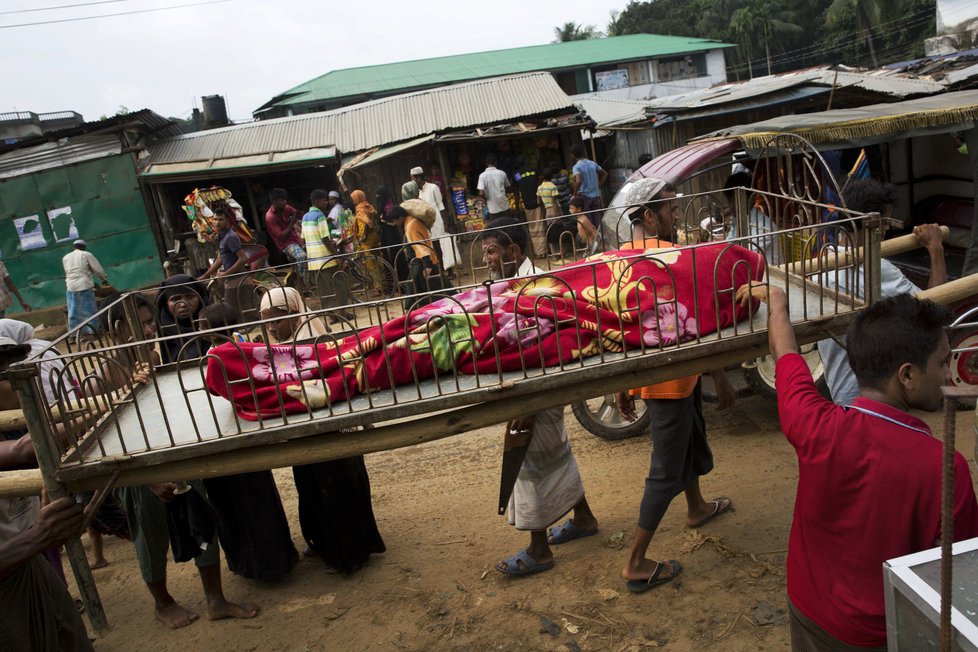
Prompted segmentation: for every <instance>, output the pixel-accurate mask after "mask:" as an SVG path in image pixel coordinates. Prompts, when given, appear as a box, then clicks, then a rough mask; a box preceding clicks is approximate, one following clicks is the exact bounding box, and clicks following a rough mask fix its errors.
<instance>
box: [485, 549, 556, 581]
mask: <svg viewBox="0 0 978 652" xmlns="http://www.w3.org/2000/svg"><path fill="white" fill-rule="evenodd" d="M518 562H523V568H520V565H519V563H518ZM503 564H506V568H503V567H502V565H503ZM553 567H554V561H553V559H551V560H550V561H548V562H544V563H542V564H541V563H540V562H538V561H537V560H536V559H534V558H533V557H531V556H530V554H529V553H528V552H527V551H526V550H525V549H524V550H520V551H519V552H518V553H516V554H515V555H513V556H512V557H508V558H506V559H504V560H502V561H501V562H499V563H498V564H496V570H497V571H499V572H500V573H503V574H504V575H533V574H534V573H541V572H543V571H547V570H550V569H551V568H553Z"/></svg>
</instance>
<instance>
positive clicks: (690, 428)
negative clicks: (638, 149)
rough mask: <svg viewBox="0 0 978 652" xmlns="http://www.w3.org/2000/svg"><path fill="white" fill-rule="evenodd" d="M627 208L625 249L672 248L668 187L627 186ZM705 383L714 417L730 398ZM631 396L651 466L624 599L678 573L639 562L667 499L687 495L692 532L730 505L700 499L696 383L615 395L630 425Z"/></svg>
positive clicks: (703, 444) (674, 211) (704, 452)
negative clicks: (641, 410) (641, 408)
mask: <svg viewBox="0 0 978 652" xmlns="http://www.w3.org/2000/svg"><path fill="white" fill-rule="evenodd" d="M625 200H626V201H625V204H626V206H627V207H631V208H630V210H631V213H630V215H629V217H630V218H631V220H632V224H633V231H632V233H633V238H634V239H633V241H632V243H631V247H630V248H631V249H636V250H649V249H669V248H672V246H673V245H672V242H673V240H674V230H675V221H676V217H677V216H678V215H679V202H678V200H677V199H676V189H675V188H674V187H673V186H672V184H669V183H667V182H665V181H662V180H661V179H655V178H647V179H641V180H639V181H637V182H636V183H635V184H634V185H633V186H632V188H631V190H630V192H629V194H628V196H627V197H626V198H625ZM626 210H629V209H627V208H626ZM664 319H666V320H668V317H665V318H664ZM710 375H712V376H713V380H714V382H715V383H716V388H717V397H718V399H719V406H718V409H720V410H723V409H726V408H728V407H730V406H731V405H733V402H734V398H735V396H736V395H735V392H734V389H733V386H732V385H731V384H730V381H729V380H728V379H727V376H726V374H725V373H724V372H723V370H722V369H719V370H716V371H712V372H710ZM636 395H637V396H639V397H640V398H642V399H644V400H645V404H646V406H647V408H648V410H649V413H650V415H651V417H652V420H651V423H650V425H651V429H652V464H651V468H650V469H649V475H648V478H646V480H645V494H644V495H643V496H642V505H641V508H640V510H639V518H638V527H637V528H635V535H634V537H633V538H632V547H631V550H630V552H629V555H628V561H627V562H626V564H625V568H624V569H623V570H622V571H621V575H622V577H623V578H624V579H625V580H626V582H627V586H628V590H629V591H632V592H633V593H642V592H643V591H647V590H648V589H650V588H652V587H654V586H659V585H660V584H665V583H666V582H669V581H671V580H672V579H673V578H675V577H676V575H678V574H679V572H680V571H681V570H682V567H681V566H680V565H679V562H678V561H676V560H675V559H670V560H668V561H663V562H660V561H655V560H652V559H648V558H647V557H646V556H645V554H646V552H647V551H648V548H649V545H650V544H651V543H652V536H653V535H654V534H655V530H656V528H658V527H659V523H660V522H661V521H662V517H663V516H665V513H666V510H667V509H668V508H669V504H670V503H671V502H672V499H673V498H675V497H676V496H678V495H679V494H681V493H685V495H686V505H687V510H688V511H687V514H686V525H687V526H688V527H691V528H698V527H700V526H701V525H705V524H706V523H707V522H709V521H710V520H712V519H714V518H715V517H717V516H719V515H720V514H723V513H724V512H726V511H728V510H729V509H730V508H731V507H732V506H733V503H732V502H731V500H730V499H729V498H726V497H722V496H721V497H719V498H716V499H714V500H711V501H706V500H704V499H703V494H702V493H701V492H700V476H703V475H706V474H707V473H709V472H710V471H711V470H713V453H712V452H711V451H710V445H709V444H708V443H707V441H706V423H705V422H704V420H703V399H702V392H701V388H700V381H699V375H698V374H697V375H695V376H688V377H686V378H676V379H673V380H668V381H665V382H662V383H658V384H655V385H650V386H648V387H642V388H640V389H636V390H631V391H630V392H622V393H620V394H619V395H618V404H619V408H620V410H621V412H622V415H623V416H625V417H627V418H632V419H634V418H635V405H634V400H635V399H634V397H635V396H636Z"/></svg>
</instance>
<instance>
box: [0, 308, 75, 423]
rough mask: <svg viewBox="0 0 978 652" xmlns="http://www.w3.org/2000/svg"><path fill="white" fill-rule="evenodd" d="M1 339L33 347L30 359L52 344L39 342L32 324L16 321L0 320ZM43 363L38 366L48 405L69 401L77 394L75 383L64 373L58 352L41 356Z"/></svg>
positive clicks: (49, 352) (53, 351) (45, 341)
mask: <svg viewBox="0 0 978 652" xmlns="http://www.w3.org/2000/svg"><path fill="white" fill-rule="evenodd" d="M0 337H9V338H10V339H12V340H13V341H14V342H16V343H17V344H26V345H28V346H30V347H31V352H30V354H29V355H28V357H34V356H36V355H38V354H39V353H41V351H44V350H45V349H48V348H49V347H50V346H51V342H48V341H47V340H39V339H37V338H35V337H34V327H33V326H31V325H30V324H28V323H26V322H22V321H18V320H16V319H0ZM41 360H42V362H41V363H40V364H39V365H38V366H39V371H40V373H41V387H42V388H43V389H44V397H45V398H46V399H47V401H48V405H53V404H54V403H56V402H57V401H58V399H59V398H60V399H61V400H63V401H68V400H71V399H72V398H74V396H75V394H76V387H75V383H74V381H73V380H72V378H71V376H70V375H69V374H66V373H64V368H65V365H64V363H63V362H62V361H61V359H60V357H59V356H58V352H57V351H55V350H50V351H47V352H45V353H44V355H42V356H41Z"/></svg>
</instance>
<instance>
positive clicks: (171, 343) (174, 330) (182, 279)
mask: <svg viewBox="0 0 978 652" xmlns="http://www.w3.org/2000/svg"><path fill="white" fill-rule="evenodd" d="M207 303H208V301H207V290H206V289H205V288H204V285H203V284H202V283H200V282H199V281H196V280H195V279H194V278H193V277H192V276H189V275H187V274H176V275H174V276H171V277H170V278H168V279H166V280H165V281H163V284H162V285H161V286H160V294H159V296H158V297H157V298H156V318H157V321H158V322H159V325H160V337H168V336H170V335H182V334H185V333H186V334H188V335H189V336H188V337H181V338H177V339H172V340H162V341H160V354H161V355H162V358H163V364H167V363H170V362H176V361H177V360H178V359H180V360H190V359H193V358H199V357H202V356H203V355H204V353H205V352H206V350H207V348H206V343H205V342H204V340H203V339H202V338H199V337H192V334H193V333H195V332H196V331H197V316H198V315H199V314H200V311H201V309H202V308H203V307H204V306H206V305H207ZM184 345H186V348H184Z"/></svg>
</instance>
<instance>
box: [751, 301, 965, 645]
mask: <svg viewBox="0 0 978 652" xmlns="http://www.w3.org/2000/svg"><path fill="white" fill-rule="evenodd" d="M751 295H753V297H754V298H755V299H759V300H761V301H767V303H768V342H769V344H770V347H771V355H772V356H774V359H775V360H776V361H777V367H776V377H777V391H778V413H779V415H780V417H781V429H782V430H783V431H784V434H785V437H786V438H787V439H788V442H789V443H790V444H791V445H792V446H794V448H795V452H796V453H797V455H798V493H797V496H796V497H795V512H794V518H793V520H792V523H791V537H790V539H789V540H788V608H789V612H790V627H791V647H792V649H793V650H796V651H808V650H843V651H846V650H867V649H874V650H885V649H886V618H885V607H884V600H883V562H884V561H886V560H887V559H892V558H894V557H901V556H903V555H908V554H911V553H914V552H919V551H921V550H926V549H928V548H931V547H934V546H937V545H939V540H940V533H941V466H942V464H941V461H942V460H941V458H942V445H941V442H940V441H939V440H937V439H936V438H934V436H933V435H932V433H931V431H930V428H928V427H927V424H926V423H924V422H923V421H921V420H920V419H918V418H917V417H916V416H914V415H913V414H911V413H910V412H909V410H911V409H918V410H927V411H929V412H935V411H937V410H939V409H940V408H941V404H942V395H941V385H943V384H944V379H945V374H946V373H947V365H948V359H949V357H950V354H951V349H950V346H949V345H948V340H947V335H946V334H945V332H944V328H945V326H946V325H947V322H948V319H949V317H950V313H949V311H948V310H947V308H945V307H943V306H939V305H936V304H934V303H931V302H930V301H920V300H918V299H915V298H913V297H912V296H910V295H909V294H901V295H897V296H894V297H889V298H886V299H882V300H881V301H878V302H876V303H875V304H873V305H872V306H870V307H868V308H866V309H865V310H864V311H863V312H862V313H860V314H859V315H858V316H857V317H856V319H855V321H854V322H853V324H852V326H850V327H849V332H848V335H847V337H846V341H847V342H848V349H849V350H848V357H849V364H850V366H851V367H852V371H853V372H854V373H855V376H856V379H857V381H858V383H859V396H858V397H857V398H856V399H855V400H854V401H853V402H852V404H851V405H850V406H849V407H843V406H839V405H836V404H834V403H832V402H831V401H829V400H828V399H826V398H823V397H822V396H821V395H820V394H819V392H818V390H817V389H816V388H815V383H814V382H813V381H812V375H811V372H810V371H809V369H808V365H807V364H806V363H805V360H804V358H802V357H801V356H800V355H799V354H798V345H797V343H796V341H795V334H794V331H793V330H792V327H791V318H790V317H789V315H788V308H787V299H786V297H785V294H784V292H783V291H782V290H781V289H780V288H774V287H772V288H770V291H768V290H767V289H766V288H765V287H764V286H763V285H756V286H754V287H753V288H751V287H749V286H746V285H745V286H743V287H741V288H740V289H739V290H738V292H737V296H738V298H739V299H740V300H741V301H745V302H746V301H747V300H748V299H749V298H750V296H751ZM976 535H978V502H976V500H975V493H974V488H973V487H972V484H971V475H970V474H969V472H968V463H967V462H966V461H965V459H964V457H962V455H961V454H960V453H955V454H954V540H955V541H959V540H961V539H966V538H970V537H974V536H976Z"/></svg>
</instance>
